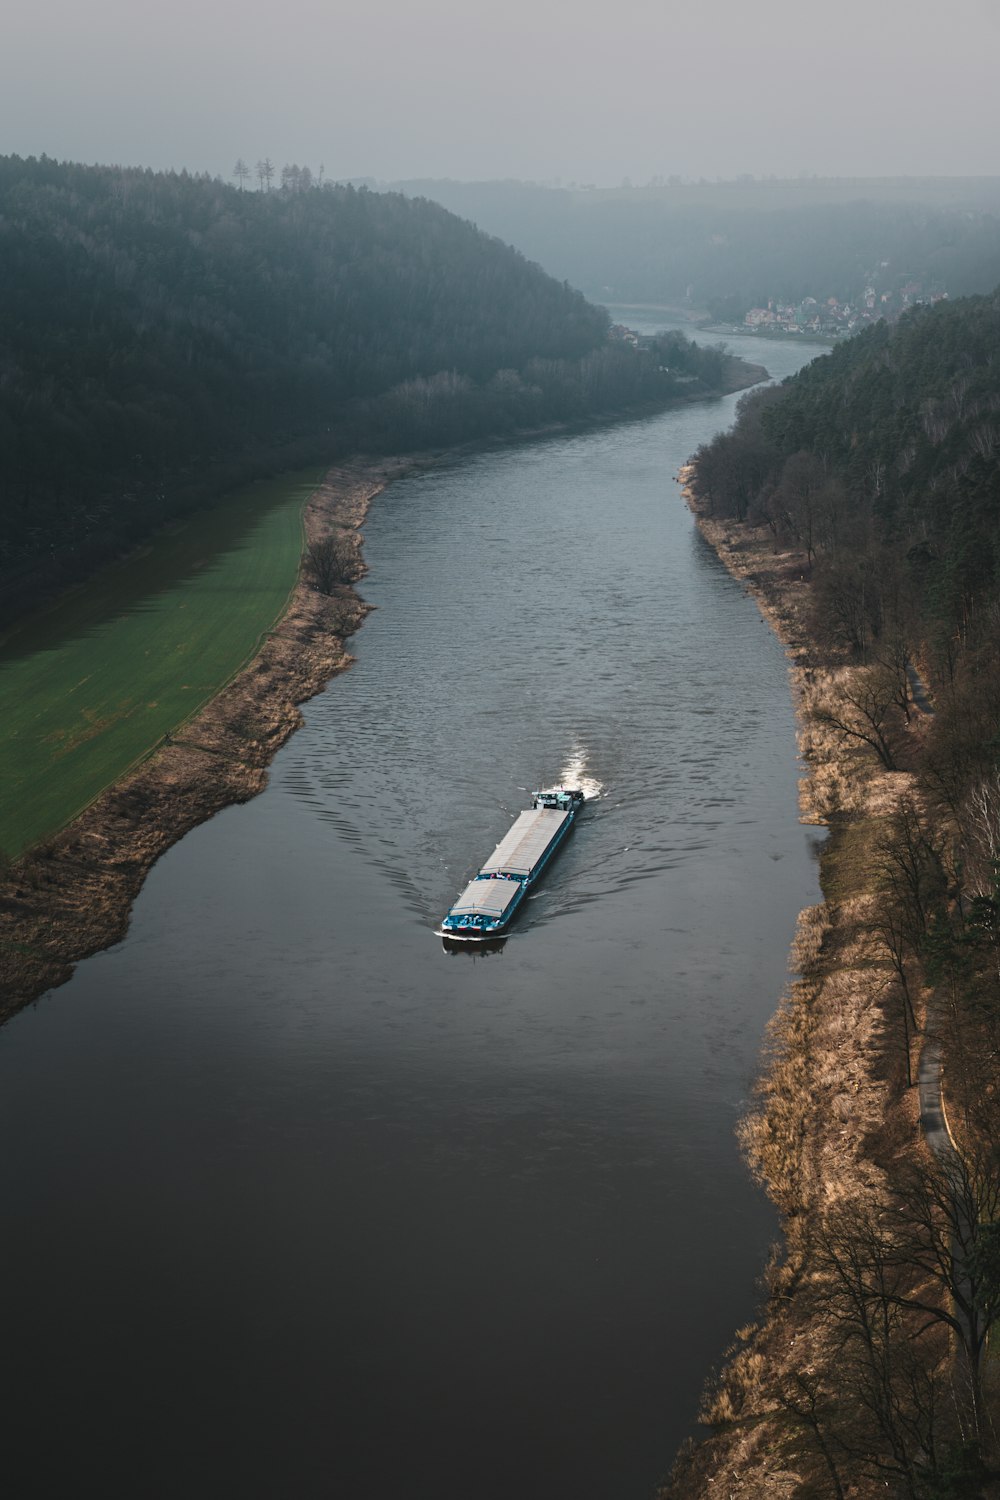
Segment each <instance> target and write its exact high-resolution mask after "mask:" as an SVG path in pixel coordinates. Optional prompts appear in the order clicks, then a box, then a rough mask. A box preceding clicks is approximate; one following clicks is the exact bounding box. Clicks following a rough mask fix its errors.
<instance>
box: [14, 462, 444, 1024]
mask: <svg viewBox="0 0 1000 1500" xmlns="http://www.w3.org/2000/svg"><path fill="white" fill-rule="evenodd" d="M416 465H417V461H416V460H413V459H401V458H388V459H379V460H377V461H373V462H356V463H349V464H344V465H340V466H336V467H334V468H332V469H330V470H329V471H328V473H327V474H326V476H325V478H324V480H323V482H322V484H321V485H320V486H319V487H318V488H317V490H316V491H315V492H314V493H313V495H312V496H311V497H310V499H309V501H308V502H307V504H306V507H305V510H304V515H303V524H304V528H305V534H306V539H307V541H314V540H317V539H318V538H320V537H322V536H324V535H327V534H329V533H331V532H337V533H343V534H345V535H346V536H348V537H350V538H351V540H352V542H353V545H354V547H355V548H356V549H357V551H358V568H357V575H358V577H360V576H361V574H362V573H363V572H364V564H363V562H362V561H361V557H360V549H361V545H362V541H363V538H362V536H361V533H360V527H361V525H362V524H363V522H364V519H365V516H366V515H367V513H368V507H369V506H370V504H371V502H372V500H373V499H374V498H375V496H376V495H378V494H380V493H381V491H382V490H383V489H384V488H385V487H386V485H387V484H389V483H390V482H391V481H392V480H393V479H397V478H399V477H400V476H401V475H402V474H404V473H406V472H408V471H409V470H410V469H412V468H414V467H416ZM368 611H369V606H368V605H366V604H365V603H364V602H363V601H362V600H361V599H360V598H359V596H358V595H357V593H356V592H355V591H354V589H353V588H352V587H351V586H350V585H341V586H338V587H337V588H336V589H335V591H334V594H333V595H332V596H330V597H328V596H326V595H324V594H320V593H319V592H318V591H317V590H316V589H314V588H312V587H311V586H310V584H309V583H308V581H307V580H306V579H305V578H304V577H302V576H300V577H299V579H298V582H297V583H296V585H295V588H294V589H293V591H292V593H291V595H290V597H289V601H288V604H287V606H286V609H285V612H284V614H283V615H282V616H281V618H280V619H279V620H278V621H277V623H276V624H275V625H274V627H273V628H272V629H271V630H270V631H269V632H268V633H267V635H266V636H265V638H264V640H263V643H262V645H261V648H260V650H259V651H258V653H257V654H256V655H255V656H254V657H253V659H252V660H251V661H250V662H249V663H248V664H247V665H246V666H245V667H244V668H243V669H242V670H241V671H240V672H239V673H238V674H237V675H236V677H235V678H234V679H233V680H232V681H231V682H230V683H229V684H228V685H227V686H226V687H224V688H223V689H222V690H221V692H219V693H218V694H217V695H216V697H214V698H213V699H212V700H211V702H210V703H208V704H207V705H206V706H205V707H204V708H203V709H202V710H201V711H200V712H199V713H198V714H197V715H196V716H195V717H194V718H193V719H191V720H189V721H188V723H186V724H185V725H183V727H182V728H180V729H179V730H178V731H177V732H176V734H175V735H174V736H168V737H167V739H166V740H165V741H164V743H163V744H162V745H161V746H160V747H159V748H158V749H156V750H155V751H154V752H153V753H152V754H151V755H150V756H149V757H148V758H147V759H146V760H144V761H143V762H142V763H141V764H140V765H139V766H138V767H137V768H135V769H134V770H133V771H131V772H130V773H128V774H127V775H126V776H125V777H124V778H123V779H122V780H121V781H119V782H116V783H115V784H114V785H113V786H111V787H109V788H108V789H107V790H106V791H105V792H103V793H102V794H101V795H100V796H99V797H98V798H97V799H96V800H95V801H94V802H93V803H92V804H91V805H90V807H89V808H87V809H86V810H85V811H84V812H83V813H82V814H81V815H80V816H79V817H78V818H76V819H75V820H74V821H73V822H72V823H71V824H70V825H69V826H68V827H67V828H65V829H63V830H62V832H61V833H58V834H56V835H55V836H54V837H53V838H51V839H49V840H47V841H46V842H45V843H44V844H42V845H40V846H39V847H37V848H36V849H34V850H32V851H31V852H30V853H29V854H28V855H26V856H25V857H24V858H22V859H20V860H18V861H17V862H16V863H15V864H14V865H13V866H12V867H11V869H10V870H9V871H8V872H6V873H5V874H4V875H3V877H2V878H0V1021H3V1020H5V1019H7V1017H9V1016H10V1015H12V1014H14V1012H15V1011H17V1010H19V1009H20V1008H21V1007H22V1006H23V1005H25V1004H27V1003H28V1002H29V1001H30V1000H32V999H35V998H36V997H37V996H38V995H40V994H42V993H43V992H44V991H45V990H47V989H50V988H51V987H52V986H53V985H56V984H61V983H63V982H64V981H65V980H66V979H68V978H69V975H70V973H71V972H72V969H73V967H74V965H75V964H77V963H79V961H80V960H81V959H83V958H86V957H88V956H89V955H90V954H92V953H96V952H98V951H99V950H100V949H102V948H107V947H108V946H109V945H110V944H112V943H115V942H118V941H120V939H121V938H122V937H123V936H124V934H125V932H126V930H127V927H128V921H129V916H130V913H131V909H132V903H133V902H134V900H135V898H136V896H137V895H138V893H139V890H140V888H141V886H142V883H143V881H144V879H145V877H146V875H147V873H148V872H149V870H150V868H151V867H152V865H153V864H154V863H155V862H156V860H157V859H159V857H160V855H161V854H163V853H165V852H166V850H167V849H169V848H170V846H171V845H172V844H175V843H176V842H177V841H178V839H180V838H182V837H183V836H184V834H185V833H187V832H188V831H189V830H190V829H192V828H194V827H196V825H197V824H199V823H203V822H204V821H205V820H206V819H207V818H210V817H211V816H212V815H213V814H214V813H216V812H219V811H220V810H221V809H222V808H223V807H227V806H229V805H230V804H232V803H237V802H246V801H248V800H249V799H250V798H251V797H254V796H256V795H257V793H258V792H260V791H262V790H263V788H264V786H265V785H266V782H267V768H268V766H269V764H270V762H271V760H272V759H273V757H274V755H275V754H276V753H277V751H278V749H279V748H280V747H281V746H282V745H283V744H284V743H285V741H286V740H287V739H288V737H289V736H290V735H291V734H292V733H294V731H295V730H296V729H297V728H298V727H299V725H300V724H301V722H302V715H301V713H300V712H299V708H298V705H299V704H300V703H303V702H305V701H306V699H308V698H311V697H313V696H315V694H316V693H318V692H320V691H322V689H323V688H324V687H325V686H326V684H327V683H328V682H329V681H330V680H331V678H333V677H335V676H336V675H337V673H338V672H342V671H343V670H344V669H345V668H346V667H348V666H349V665H350V663H351V661H352V659H353V658H352V657H351V656H350V654H349V653H348V651H347V649H346V645H345V642H346V640H347V639H348V638H349V637H350V636H351V635H353V634H354V632H355V631H356V630H357V629H358V627H359V625H360V624H361V622H362V621H363V620H364V617H365V615H366V614H367V613H368Z"/></svg>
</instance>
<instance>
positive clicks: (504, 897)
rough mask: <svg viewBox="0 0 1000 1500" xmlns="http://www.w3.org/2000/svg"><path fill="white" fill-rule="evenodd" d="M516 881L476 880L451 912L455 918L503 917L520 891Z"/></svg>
mask: <svg viewBox="0 0 1000 1500" xmlns="http://www.w3.org/2000/svg"><path fill="white" fill-rule="evenodd" d="M520 889H521V887H520V885H519V883H518V882H517V881H516V880H474V881H473V882H472V884H471V885H467V886H466V887H465V890H464V891H463V892H462V894H461V895H460V896H459V898H458V900H457V901H456V902H455V905H454V906H453V907H452V909H451V911H450V912H449V914H448V915H449V916H453V917H465V916H469V917H477V916H478V917H502V916H503V914H504V912H505V911H506V910H507V908H508V906H509V905H510V903H511V902H512V901H513V899H514V897H515V896H516V895H517V893H518V891H519V890H520Z"/></svg>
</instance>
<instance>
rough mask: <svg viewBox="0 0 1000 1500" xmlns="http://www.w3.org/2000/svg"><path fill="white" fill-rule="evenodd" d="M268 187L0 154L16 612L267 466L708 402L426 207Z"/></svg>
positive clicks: (671, 354) (498, 250)
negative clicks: (689, 396) (686, 401)
mask: <svg viewBox="0 0 1000 1500" xmlns="http://www.w3.org/2000/svg"><path fill="white" fill-rule="evenodd" d="M283 181H284V186H283V187H282V188H280V189H276V190H275V191H262V192H250V191H241V190H240V188H238V187H235V186H229V185H226V184H224V183H222V182H220V181H218V180H213V179H211V178H208V177H192V176H189V175H188V174H186V173H180V174H175V173H166V174H164V173H153V172H149V171H141V170H131V169H130V170H121V169H118V168H113V167H85V166H76V165H71V164H65V163H58V162H55V161H52V160H49V159H46V158H44V157H43V158H41V159H39V160H35V159H29V160H22V159H20V158H17V157H6V158H0V258H2V263H3V267H4V275H3V278H2V280H0V492H2V495H3V504H2V506H0V583H3V585H4V587H5V592H6V596H7V608H8V610H9V609H11V608H16V607H18V605H19V604H23V603H24V602H25V601H27V600H29V599H31V598H32V597H34V596H35V595H36V594H37V592H38V590H39V589H40V588H43V589H51V587H53V586H54V585H57V584H59V583H61V582H65V581H67V580H69V579H71V578H72V577H74V576H78V575H79V574H80V573H82V572H85V571H86V570H87V569H88V568H89V567H90V566H92V565H93V564H94V563H95V562H97V561H99V560H101V559H102V558H104V557H106V556H108V555H109V554H110V553H112V552H114V551H115V550H119V549H120V548H121V547H122V546H123V545H128V544H129V543H131V542H134V541H135V540H136V539H137V538H140V537H142V536H144V535H145V534H146V533H148V532H149V530H150V529H151V528H152V527H153V526H155V525H156V524H157V523H159V522H161V521H162V520H164V519H166V518H168V517H170V516H171V515H174V514H176V513H178V512H179V511H181V510H183V509H184V508H187V507H190V506H192V505H196V504H201V503H204V502H205V501H206V500H209V499H211V498H212V496H213V495H216V494H218V493H220V492H221V491H223V490H224V489H226V488H230V487H232V486H234V485H236V484H238V483H241V482H243V481H245V480H248V479H251V478H255V477H257V476H258V475H261V474H263V473H266V472H269V471H274V470H275V469H278V468H281V467H292V466H297V465H299V464H302V463H305V462H314V461H315V462H322V461H325V460H327V459H331V458H333V457H336V456H337V455H341V454H343V453H345V452H349V451H358V450H368V451H373V450H374V451H381V452H385V451H387V450H391V451H401V450H403V449H407V448H414V447H427V446H430V445H435V444H450V443H454V442H459V441H463V440H466V439H470V438H478V437H483V436H486V435H505V434H509V433H511V432H513V431H515V430H517V429H519V428H529V427H532V426H538V425H540V424H545V423H549V422H558V421H562V422H565V421H578V420H582V419H587V418H590V417H593V416H595V415H598V414H606V413H609V412H613V411H620V410H623V409H627V408H635V407H636V406H641V405H643V404H650V403H658V402H663V401H666V400H668V399H670V398H671V396H677V395H682V394H685V393H687V392H688V391H690V390H692V389H718V388H719V384H720V382H721V379H722V371H723V368H724V366H725V361H723V360H721V358H720V356H719V355H718V354H717V353H715V352H713V351H698V350H695V349H694V346H686V347H685V346H684V341H683V340H676V339H675V340H673V341H672V342H671V343H670V344H669V347H666V346H665V347H664V349H663V350H661V351H656V350H644V351H637V350H636V349H634V348H632V347H630V346H628V345H625V344H613V343H611V342H610V341H609V338H608V319H607V315H606V314H605V313H604V311H603V310H600V309H598V308H596V307H592V306H590V305H588V304H587V303H586V302H585V301H584V299H583V297H582V296H581V295H580V294H579V293H578V292H575V291H573V290H572V289H571V288H570V287H569V286H567V285H565V284H561V283H559V282H557V281H554V280H552V278H551V277H549V276H547V275H546V274H545V273H544V272H542V271H541V270H540V269H539V268H538V267H537V266H535V265H532V264H530V263H529V262H528V261H527V260H525V258H524V257H523V256H522V255H520V254H519V253H517V252H516V251H514V250H511V249H510V248H509V247H507V246H505V245H503V244H501V243H500V242H499V241H498V240H495V239H490V238H489V237H487V236H486V235H485V234H483V233H481V232H480V231H478V230H476V229H475V228H473V227H472V226H471V225H470V224H467V223H464V222H462V221H460V220H459V219H457V218H455V217H454V216H453V215H451V214H449V213H447V212H446V211H445V210H444V209H442V208H441V207H439V206H438V205H436V204H432V203H429V202H427V201H413V200H410V199H407V198H405V197H403V196H402V195H399V194H375V193H370V192H367V191H365V190H356V189H355V188H353V187H343V186H334V185H332V184H326V185H324V186H323V187H319V186H317V185H315V184H312V183H311V182H309V180H308V178H306V177H304V176H303V174H301V173H296V174H294V175H292V174H285V175H284V177H283Z"/></svg>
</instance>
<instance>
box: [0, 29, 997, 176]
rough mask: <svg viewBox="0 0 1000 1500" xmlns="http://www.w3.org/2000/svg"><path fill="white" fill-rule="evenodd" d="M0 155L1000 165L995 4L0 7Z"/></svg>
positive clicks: (652, 169) (566, 167) (217, 168)
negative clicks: (1, 17) (0, 19)
mask: <svg viewBox="0 0 1000 1500" xmlns="http://www.w3.org/2000/svg"><path fill="white" fill-rule="evenodd" d="M3 13H4V20H3V27H2V43H0V152H4V153H5V152H18V153H20V154H22V155H29V154H39V153H41V152H43V151H45V152H48V153H49V154H50V155H52V156H57V157H70V158H72V159H75V160H82V161H104V162H108V161H116V162H128V163H137V164H139V163H141V164H146V165H150V166H154V167H170V166H174V167H181V166H186V167H189V168H191V169H197V170H203V169H207V170H209V171H212V172H220V173H222V174H223V175H226V176H228V175H229V174H230V171H231V168H232V166H233V163H234V161H235V160H236V157H237V156H240V155H242V156H243V157H245V158H246V160H247V161H249V162H251V163H253V162H255V161H256V160H257V159H258V158H259V157H261V156H264V155H267V156H270V157H271V159H272V160H273V161H274V162H275V163H276V164H277V165H278V166H279V167H280V165H281V164H282V163H284V162H289V161H296V162H298V163H300V164H303V163H308V164H309V165H310V166H311V167H312V168H313V169H314V170H315V169H316V168H317V167H318V166H319V164H320V163H321V162H322V163H323V164H324V165H325V168H326V172H327V175H328V176H333V177H353V176H365V175H369V176H373V177H377V178H381V179H394V178H403V177H423V176H434V177H445V176H450V177H459V178H473V177H507V176H510V177H525V178H533V179H535V180H538V181H542V180H551V179H555V178H561V179H563V181H566V182H568V181H570V180H577V181H581V182H598V183H602V184H603V183H608V184H614V183H618V182H620V181H621V180H622V179H623V178H624V177H626V176H628V177H630V178H631V179H632V180H633V181H634V182H637V183H638V182H644V181H646V180H648V179H649V178H650V177H652V176H654V175H657V174H662V175H664V176H667V175H670V174H672V173H680V174H683V175H686V176H695V177H697V176H706V177H716V176H724V177H731V176H734V175H736V174H737V173H740V172H752V173H755V174H766V173H777V174H779V175H792V176H794V175H796V174H798V173H800V172H810V173H812V172H816V173H820V174H834V175H844V174H849V175H883V174H890V173H911V174H912V173H990V174H993V173H998V172H1000V151H998V144H1000V102H998V101H1000V89H998V87H997V82H996V78H997V70H998V65H1000V0H949V3H948V4H947V5H939V4H931V3H929V0H839V3H835V4H826V3H824V4H817V3H814V0H754V3H748V0H685V3H677V0H617V3H608V4H601V5H597V4H595V3H594V0H574V3H572V4H571V3H569V0H497V3H496V4H493V5H486V4H484V3H482V0H367V3H362V0H279V3H274V4H270V5H266V6H265V5H262V4H260V0H256V3H255V0H250V3H249V4H247V3H244V0H239V3H237V0H169V3H162V4H152V3H150V0H91V3H89V4H86V3H84V0H48V3H45V4H42V3H41V0H6V3H5V4H4V7H3Z"/></svg>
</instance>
